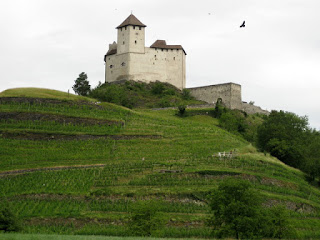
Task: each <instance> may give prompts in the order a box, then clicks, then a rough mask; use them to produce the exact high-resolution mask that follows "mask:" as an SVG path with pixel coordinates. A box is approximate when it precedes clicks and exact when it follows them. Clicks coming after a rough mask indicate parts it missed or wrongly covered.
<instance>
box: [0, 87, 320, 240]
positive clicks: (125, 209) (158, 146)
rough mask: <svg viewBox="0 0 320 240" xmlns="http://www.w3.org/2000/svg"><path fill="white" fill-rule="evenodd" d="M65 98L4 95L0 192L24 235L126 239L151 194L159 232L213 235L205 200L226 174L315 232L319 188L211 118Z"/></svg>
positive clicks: (304, 232) (305, 232) (307, 233)
mask: <svg viewBox="0 0 320 240" xmlns="http://www.w3.org/2000/svg"><path fill="white" fill-rule="evenodd" d="M70 96H72V97H70V99H69V95H68V94H67V93H62V92H59V91H53V90H52V91H51V90H43V89H16V90H7V91H4V92H2V93H0V104H1V105H0V132H1V133H0V134H1V135H0V144H1V148H0V198H1V202H6V203H7V204H8V205H9V206H10V208H12V209H13V211H14V212H16V213H17V214H18V216H19V218H20V219H22V221H23V225H24V229H23V232H24V233H42V234H47V233H50V234H52V233H55V234H78V235H93V234H94V235H109V236H114V235H117V236H125V235H127V232H128V229H127V227H126V223H127V221H128V217H129V215H130V212H131V210H132V209H133V208H134V207H135V205H136V204H137V202H138V201H145V202H146V203H147V202H149V201H150V200H153V203H155V204H156V205H157V207H158V209H159V211H160V212H162V213H163V217H164V219H165V221H166V225H165V227H164V228H163V229H161V231H160V232H159V236H162V237H203V238H205V237H209V234H210V228H208V227H207V226H206V224H205V222H206V219H207V218H208V216H209V207H208V206H207V204H206V201H205V197H206V195H207V194H208V193H209V192H210V191H211V190H212V189H215V188H216V187H217V185H218V184H219V182H221V181H222V180H223V179H225V178H226V177H230V176H231V177H234V178H241V179H246V180H248V181H250V182H252V183H253V185H254V187H255V189H256V191H258V192H260V193H261V194H262V195H263V197H264V206H265V207H270V206H273V205H277V204H284V205H285V206H286V207H287V208H288V209H289V210H290V222H291V223H292V225H293V226H294V227H295V228H296V229H297V231H298V237H299V238H318V237H319V236H320V230H319V229H320V219H319V210H320V191H319V189H318V188H316V187H313V186H310V185H309V184H308V183H307V182H306V181H305V176H304V174H303V173H302V172H301V171H299V170H297V169H294V168H291V167H289V166H287V165H285V164H283V163H282V162H280V161H279V160H277V159H276V158H273V157H271V156H270V155H268V154H263V153H259V152H258V151H257V150H256V149H255V148H254V147H253V146H251V144H250V143H248V142H247V141H245V140H244V139H243V138H242V137H241V136H237V135H233V134H231V133H229V132H227V131H225V130H223V129H221V128H219V127H218V122H217V120H216V119H214V118H212V117H210V116H208V115H206V114H204V115H193V114H190V115H189V116H187V117H183V118H182V117H179V116H178V115H177V110H161V111H155V110H150V109H149V110H143V109H135V110H130V109H127V108H124V107H121V106H118V105H114V104H111V103H97V101H96V100H94V99H89V98H85V99H84V98H82V97H78V96H75V95H70ZM77 100H79V101H77ZM84 100H85V101H84ZM187 111H188V109H187ZM203 111H210V109H206V110H203ZM230 151H232V152H236V154H235V155H233V158H219V157H216V156H217V154H218V152H226V153H229V152H230Z"/></svg>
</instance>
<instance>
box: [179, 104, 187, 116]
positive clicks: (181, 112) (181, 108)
mask: <svg viewBox="0 0 320 240" xmlns="http://www.w3.org/2000/svg"><path fill="white" fill-rule="evenodd" d="M186 108H187V107H186V105H179V106H178V110H179V115H180V116H182V115H183V114H184V113H185V111H186Z"/></svg>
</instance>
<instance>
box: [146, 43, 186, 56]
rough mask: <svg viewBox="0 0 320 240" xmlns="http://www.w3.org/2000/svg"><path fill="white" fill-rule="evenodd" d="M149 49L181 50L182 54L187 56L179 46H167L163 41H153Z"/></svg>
mask: <svg viewBox="0 0 320 240" xmlns="http://www.w3.org/2000/svg"><path fill="white" fill-rule="evenodd" d="M150 48H161V49H182V50H183V52H184V54H185V55H187V53H186V51H185V50H184V49H183V47H182V46H181V45H167V43H166V41H165V40H157V41H155V42H154V43H153V44H152V45H151V46H150Z"/></svg>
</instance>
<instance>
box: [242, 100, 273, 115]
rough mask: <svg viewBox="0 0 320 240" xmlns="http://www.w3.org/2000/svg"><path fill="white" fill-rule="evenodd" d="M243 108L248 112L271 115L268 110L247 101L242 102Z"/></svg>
mask: <svg viewBox="0 0 320 240" xmlns="http://www.w3.org/2000/svg"><path fill="white" fill-rule="evenodd" d="M241 110H243V111H245V112H246V113H248V114H254V113H261V114H265V115H269V112H268V111H267V110H263V109H262V108H261V107H258V106H255V105H252V104H248V103H245V102H243V103H242V109H241Z"/></svg>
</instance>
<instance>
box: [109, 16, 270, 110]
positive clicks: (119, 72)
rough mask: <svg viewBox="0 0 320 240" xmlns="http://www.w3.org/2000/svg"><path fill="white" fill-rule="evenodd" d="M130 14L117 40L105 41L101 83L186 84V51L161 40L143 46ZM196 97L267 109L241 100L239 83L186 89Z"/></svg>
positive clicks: (140, 31)
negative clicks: (102, 80) (125, 81)
mask: <svg viewBox="0 0 320 240" xmlns="http://www.w3.org/2000/svg"><path fill="white" fill-rule="evenodd" d="M146 27H147V26H146V25H144V24H143V23H142V22H140V21H139V20H138V19H137V18H136V17H135V16H134V15H133V14H131V15H130V16H129V17H127V19H126V20H124V21H123V22H122V23H121V24H120V25H119V26H118V27H117V28H116V29H117V31H118V38H117V42H113V43H112V44H109V50H108V52H107V54H106V55H105V56H104V61H105V82H108V83H112V82H118V81H123V80H133V81H142V82H147V83H148V82H155V81H160V82H167V83H170V84H172V85H174V86H175V87H177V88H178V89H180V90H182V89H184V88H185V87H186V55H187V54H186V52H185V50H184V49H183V47H182V46H181V45H167V44H166V41H165V40H156V41H155V42H154V43H153V44H152V45H151V46H150V47H145V28H146ZM189 91H190V93H191V95H193V96H194V97H195V98H196V99H198V100H202V101H205V102H207V103H210V104H214V103H216V101H217V100H218V99H220V100H222V102H223V103H224V105H225V106H226V107H228V108H230V109H239V110H243V111H245V112H247V113H249V114H251V113H263V114H268V112H267V111H265V110H262V109H261V108H260V107H257V106H254V105H252V104H248V103H245V102H242V100H241V85H239V84H236V83H223V84H216V85H210V86H202V87H196V88H189Z"/></svg>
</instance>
